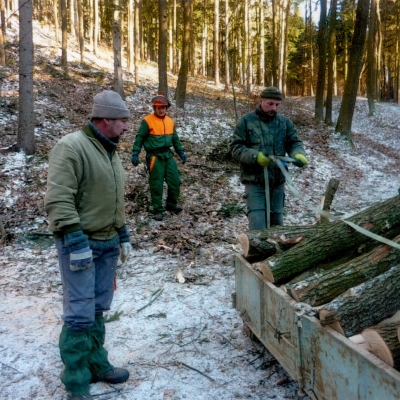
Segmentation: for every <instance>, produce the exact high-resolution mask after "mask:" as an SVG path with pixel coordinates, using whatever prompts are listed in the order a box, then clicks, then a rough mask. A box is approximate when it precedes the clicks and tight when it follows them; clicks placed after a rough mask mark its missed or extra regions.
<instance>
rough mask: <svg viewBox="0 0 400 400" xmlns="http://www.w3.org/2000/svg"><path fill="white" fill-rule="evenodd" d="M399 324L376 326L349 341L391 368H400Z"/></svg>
mask: <svg viewBox="0 0 400 400" xmlns="http://www.w3.org/2000/svg"><path fill="white" fill-rule="evenodd" d="M399 324H400V323H399V322H397V323H389V324H382V323H380V324H378V325H376V326H372V327H370V328H367V329H364V330H363V331H362V332H361V334H359V335H355V336H352V337H350V338H349V339H350V340H351V341H352V342H353V343H356V344H358V345H359V346H361V347H362V348H363V349H365V350H367V351H368V352H370V353H371V354H374V355H375V356H376V357H378V358H379V359H381V360H382V361H384V362H385V363H386V364H389V365H390V366H391V367H394V368H396V369H399V367H400V342H399V340H398V337H397V330H398V329H399V328H400V325H399Z"/></svg>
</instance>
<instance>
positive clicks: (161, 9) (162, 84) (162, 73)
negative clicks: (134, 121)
mask: <svg viewBox="0 0 400 400" xmlns="http://www.w3.org/2000/svg"><path fill="white" fill-rule="evenodd" d="M158 25H159V30H158V93H159V94H162V95H164V96H165V97H167V98H168V76H167V44H168V20H167V1H166V0H158Z"/></svg>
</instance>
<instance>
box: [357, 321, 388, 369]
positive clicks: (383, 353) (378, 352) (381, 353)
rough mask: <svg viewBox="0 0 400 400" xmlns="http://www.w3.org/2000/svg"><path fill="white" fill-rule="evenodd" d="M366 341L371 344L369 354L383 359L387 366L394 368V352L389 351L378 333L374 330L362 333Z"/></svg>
mask: <svg viewBox="0 0 400 400" xmlns="http://www.w3.org/2000/svg"><path fill="white" fill-rule="evenodd" d="M361 335H362V337H363V338H364V340H365V341H366V342H367V343H368V344H369V347H370V350H369V352H370V353H371V354H373V355H374V356H376V357H378V358H379V359H381V360H382V361H383V362H385V363H386V364H389V365H390V366H391V367H393V365H394V362H393V357H392V352H391V351H390V350H389V347H388V346H387V344H386V343H385V341H384V340H383V339H382V337H381V336H380V335H379V333H378V332H376V331H374V330H373V329H368V328H367V329H364V330H363V331H362V333H361Z"/></svg>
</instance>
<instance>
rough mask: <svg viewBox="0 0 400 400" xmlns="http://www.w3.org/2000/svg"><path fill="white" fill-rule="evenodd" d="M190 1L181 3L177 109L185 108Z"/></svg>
mask: <svg viewBox="0 0 400 400" xmlns="http://www.w3.org/2000/svg"><path fill="white" fill-rule="evenodd" d="M191 9H192V0H185V1H183V40H182V58H181V67H180V69H179V74H178V82H177V84H176V91H175V96H176V106H177V107H178V108H184V107H185V99H186V85H187V80H188V70H189V52H190V47H189V46H190V43H189V42H190V29H191V25H192V14H191Z"/></svg>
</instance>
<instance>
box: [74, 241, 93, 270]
mask: <svg viewBox="0 0 400 400" xmlns="http://www.w3.org/2000/svg"><path fill="white" fill-rule="evenodd" d="M91 266H92V250H91V249H90V247H84V248H83V249H80V250H76V251H73V252H72V253H71V254H70V266H69V267H70V269H71V271H79V270H81V269H86V268H90V267H91Z"/></svg>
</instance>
